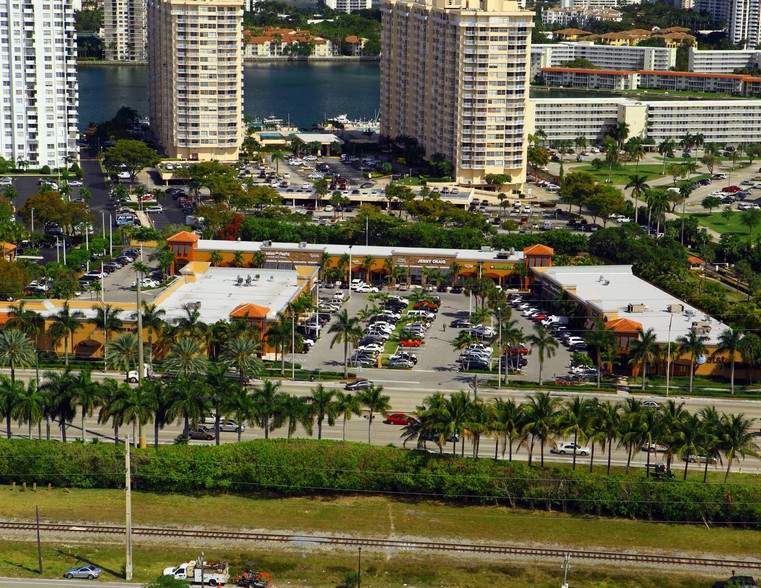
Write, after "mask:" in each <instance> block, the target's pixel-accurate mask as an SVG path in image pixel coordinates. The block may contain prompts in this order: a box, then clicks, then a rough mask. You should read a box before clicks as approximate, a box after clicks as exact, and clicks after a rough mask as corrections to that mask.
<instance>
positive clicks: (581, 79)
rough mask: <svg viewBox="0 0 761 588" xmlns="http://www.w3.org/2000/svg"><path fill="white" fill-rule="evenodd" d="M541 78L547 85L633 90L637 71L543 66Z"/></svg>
mask: <svg viewBox="0 0 761 588" xmlns="http://www.w3.org/2000/svg"><path fill="white" fill-rule="evenodd" d="M541 79H542V80H543V82H544V84H545V85H547V86H563V87H564V88H594V89H596V90H635V89H636V88H637V72H635V71H615V70H606V69H575V68H567V67H544V68H542V70H541Z"/></svg>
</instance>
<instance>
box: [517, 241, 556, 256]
mask: <svg viewBox="0 0 761 588" xmlns="http://www.w3.org/2000/svg"><path fill="white" fill-rule="evenodd" d="M553 253H555V250H554V249H553V248H552V247H547V245H542V244H540V243H537V244H536V245H531V247H526V248H525V249H524V250H523V254H524V255H552V254H553Z"/></svg>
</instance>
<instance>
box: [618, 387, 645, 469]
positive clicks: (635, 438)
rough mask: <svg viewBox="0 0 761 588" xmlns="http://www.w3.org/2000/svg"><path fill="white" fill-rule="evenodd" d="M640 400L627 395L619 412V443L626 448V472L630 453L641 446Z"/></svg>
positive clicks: (630, 461) (641, 408)
mask: <svg viewBox="0 0 761 588" xmlns="http://www.w3.org/2000/svg"><path fill="white" fill-rule="evenodd" d="M642 413H643V407H642V401H641V400H640V399H639V398H633V397H629V398H627V399H626V401H625V402H624V404H623V407H622V412H621V431H620V432H621V445H623V446H624V447H625V448H626V473H627V474H628V473H629V469H630V468H631V463H632V455H633V454H634V451H636V450H637V448H638V447H641V446H642Z"/></svg>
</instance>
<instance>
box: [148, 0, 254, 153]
mask: <svg viewBox="0 0 761 588" xmlns="http://www.w3.org/2000/svg"><path fill="white" fill-rule="evenodd" d="M242 21H243V2H242V0H148V97H149V115H150V121H151V130H152V132H153V134H154V135H155V137H156V139H157V141H158V142H159V143H160V144H161V146H162V147H163V148H164V150H165V151H166V153H167V155H168V156H169V157H176V158H179V159H185V160H194V161H209V160H212V159H215V160H220V161H224V160H236V159H237V158H238V150H239V148H240V144H241V141H242V140H243V33H242Z"/></svg>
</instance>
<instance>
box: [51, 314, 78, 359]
mask: <svg viewBox="0 0 761 588" xmlns="http://www.w3.org/2000/svg"><path fill="white" fill-rule="evenodd" d="M83 318H85V313H84V312H82V311H81V310H75V311H72V310H71V307H70V306H69V302H68V301H65V302H64V303H63V306H62V307H61V310H60V311H58V314H56V315H54V316H53V327H56V330H57V331H58V332H59V333H60V335H61V336H62V337H61V338H62V339H64V340H65V339H67V338H68V339H69V347H68V348H67V347H66V343H65V341H64V353H65V355H66V361H65V363H66V366H68V365H69V348H70V349H71V352H72V353H74V333H76V332H77V330H78V329H81V328H82V323H81V322H80V321H81V320H82V319H83Z"/></svg>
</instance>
